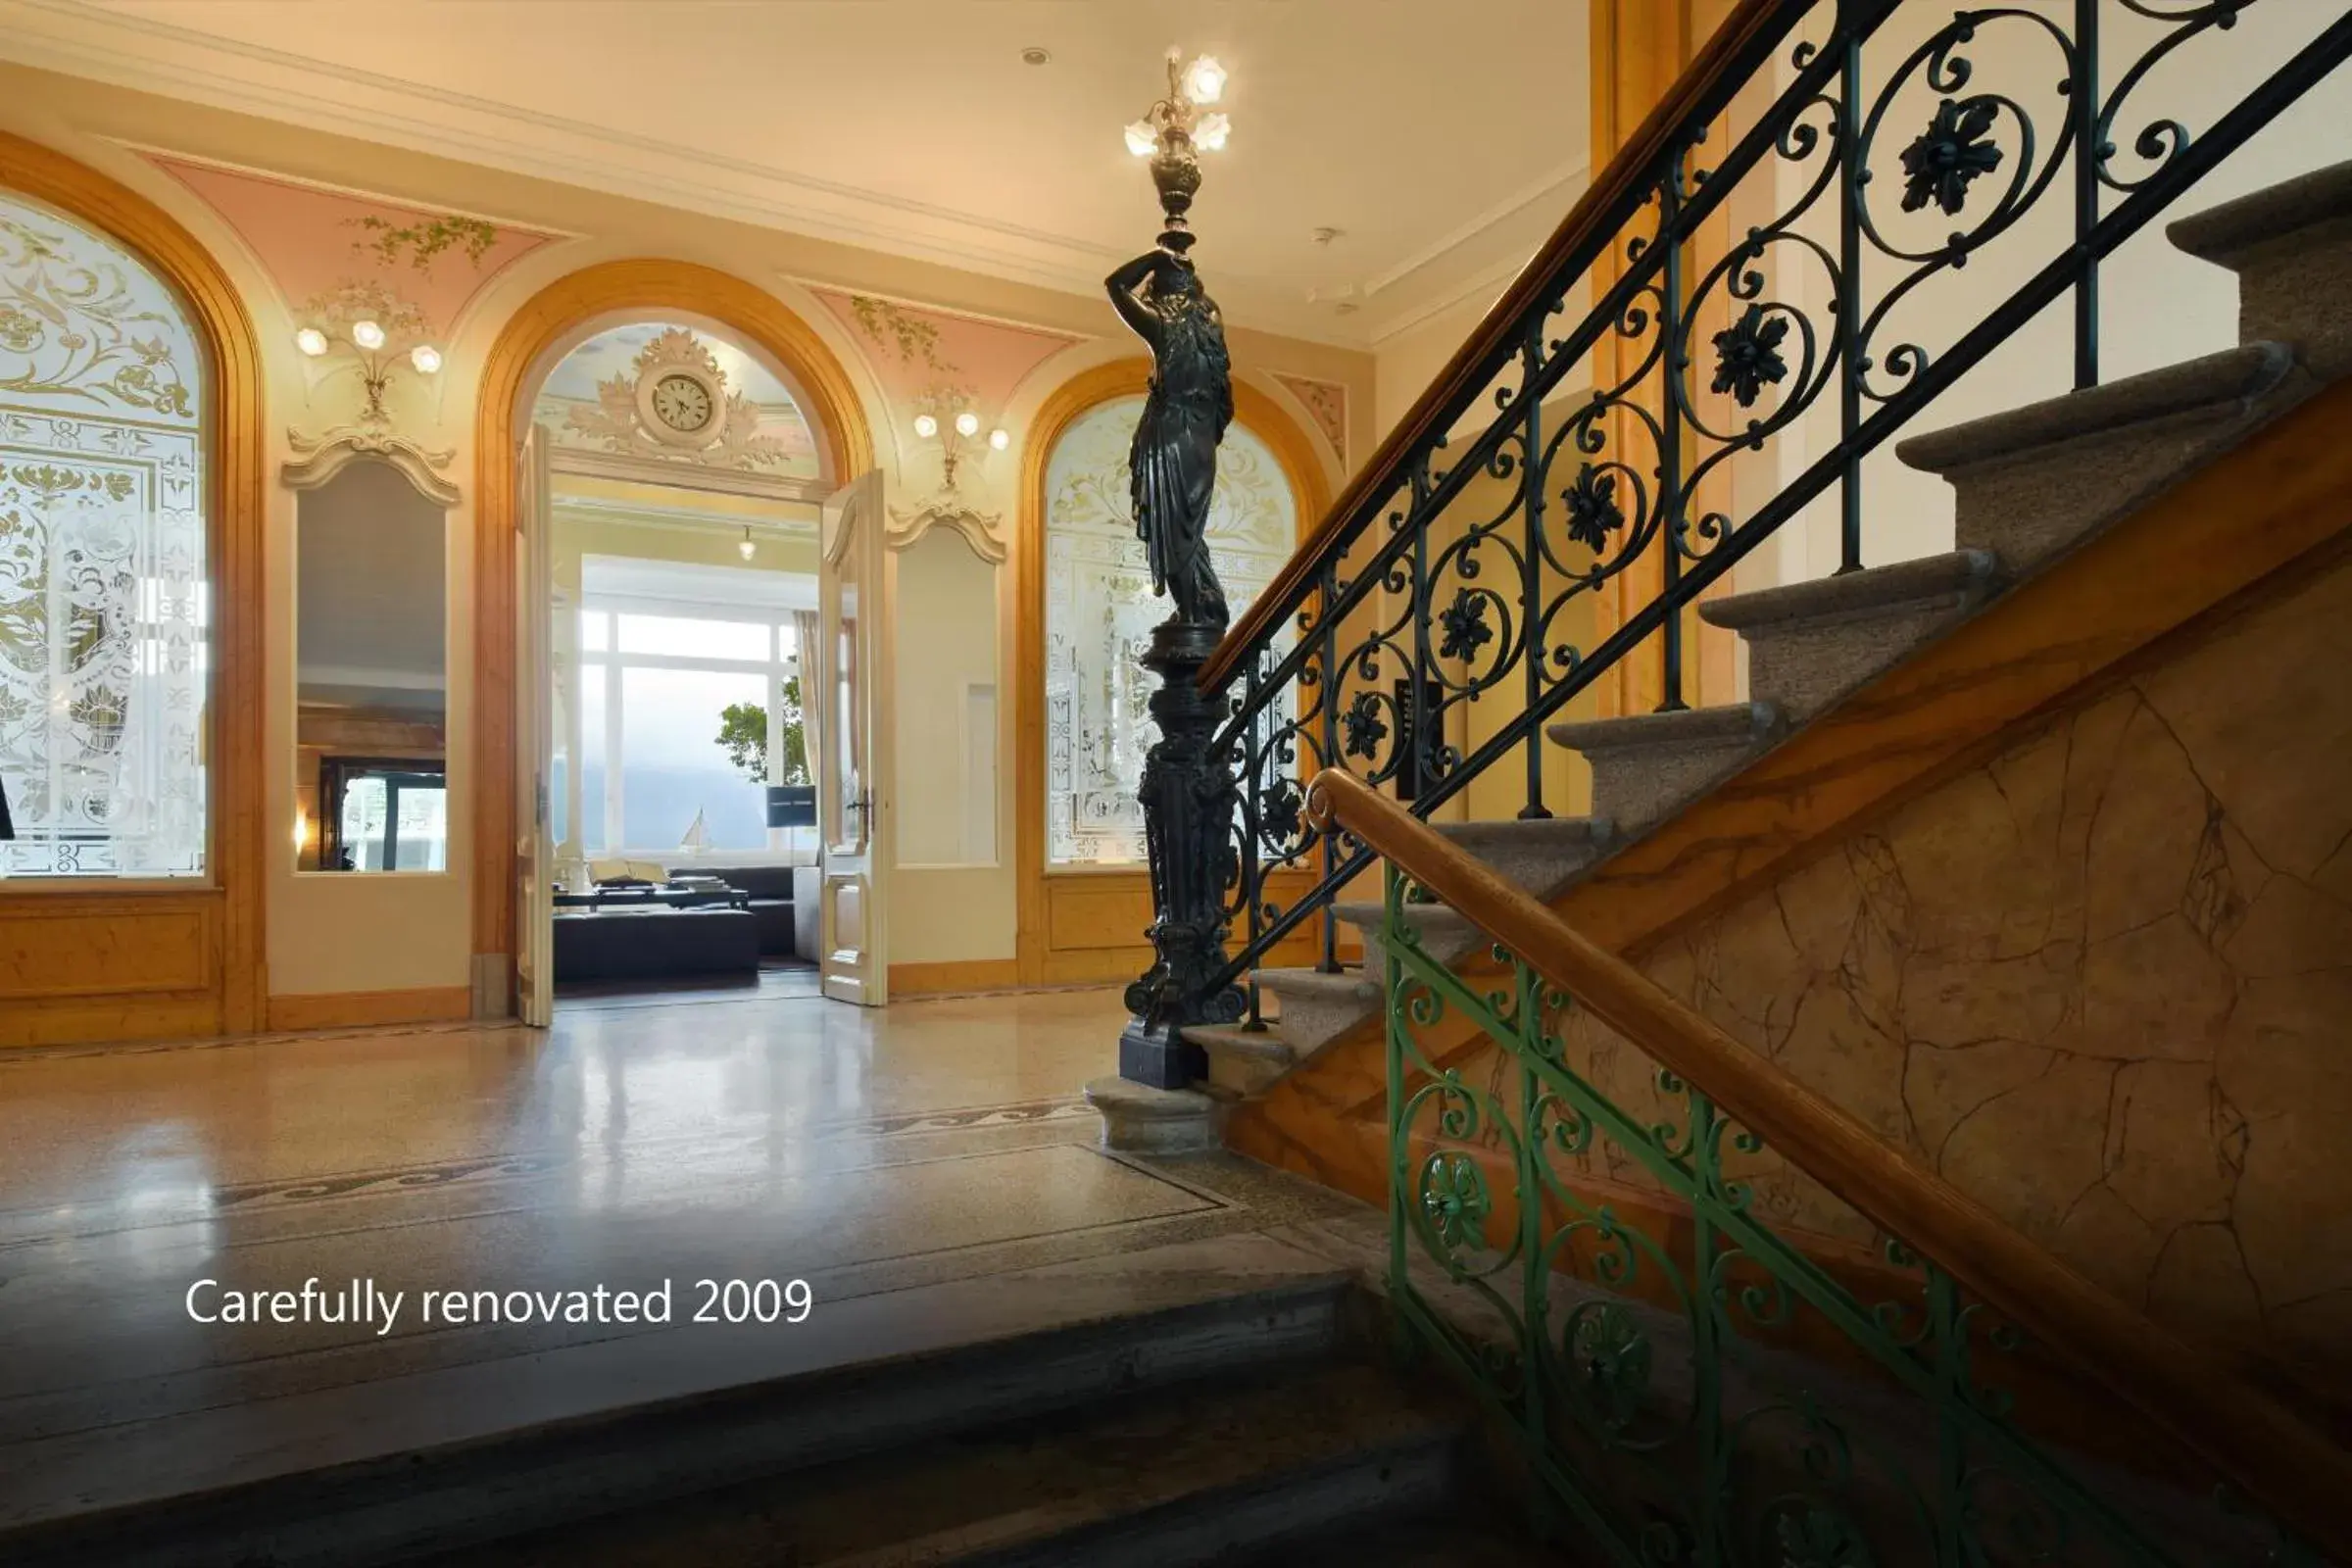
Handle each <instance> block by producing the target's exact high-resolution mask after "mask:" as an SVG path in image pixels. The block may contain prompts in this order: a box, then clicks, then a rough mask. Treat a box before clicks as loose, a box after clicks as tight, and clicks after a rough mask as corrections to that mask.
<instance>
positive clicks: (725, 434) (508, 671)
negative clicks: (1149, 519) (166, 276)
mask: <svg viewBox="0 0 2352 1568" xmlns="http://www.w3.org/2000/svg"><path fill="white" fill-rule="evenodd" d="M665 334H666V335H665ZM592 345H593V347H594V352H593V354H592V355H590V360H593V361H594V362H595V364H593V365H591V364H590V363H589V361H585V360H583V361H575V362H574V368H575V369H576V370H578V371H579V372H580V374H579V375H578V376H575V377H574V379H581V377H584V379H581V384H580V385H578V386H571V385H569V384H568V383H564V385H563V386H561V387H558V386H556V384H555V383H553V382H551V381H550V375H551V372H553V371H555V370H556V369H557V368H558V367H559V366H561V365H563V364H564V361H565V360H566V357H567V356H569V355H571V354H573V353H574V352H575V351H580V350H586V349H589V348H591V346H592ZM607 360H611V361H612V362H613V363H612V364H610V365H607V364H605V363H604V362H605V361H607ZM730 366H731V367H732V369H733V372H734V379H733V380H730V378H729V374H728V371H729V368H730ZM754 379H759V380H760V388H759V389H760V390H765V389H766V388H767V387H769V386H773V387H774V388H776V389H777V394H778V395H773V396H770V397H769V398H768V400H767V401H768V402H769V403H770V404H773V405H776V406H777V407H779V408H780V407H781V406H783V405H785V404H789V405H790V406H791V407H792V408H793V410H794V411H795V415H796V417H795V419H792V420H783V421H781V422H779V421H777V420H772V419H771V420H770V421H769V427H767V428H761V427H760V419H759V417H757V415H755V417H753V420H752V423H751V424H750V425H748V426H745V427H743V428H740V429H737V428H734V425H735V423H736V421H735V420H734V419H733V417H732V416H731V415H730V413H729V402H730V400H732V399H735V398H737V397H743V396H746V395H747V394H746V391H745V388H746V386H747V385H748V384H749V382H751V381H752V380H754ZM607 382H611V383H613V386H612V388H611V391H610V393H609V394H608V393H606V392H605V391H604V390H602V388H603V384H604V383H607ZM551 387H552V388H554V389H555V395H556V396H557V399H558V402H559V403H562V402H564V401H565V400H566V399H568V400H569V402H570V403H572V404H576V405H580V406H581V407H582V409H583V410H584V412H585V416H586V417H585V419H584V421H583V423H584V425H585V427H586V430H587V432H588V438H587V439H585V440H583V441H582V442H580V443H578V444H577V445H576V446H575V448H574V452H575V458H574V461H573V464H572V466H573V467H574V468H581V469H586V470H589V471H588V472H587V474H586V476H587V477H596V476H597V475H595V473H594V472H593V470H594V469H595V468H596V467H597V466H598V461H599V460H597V458H596V454H599V453H601V454H602V459H603V466H605V467H606V468H607V469H608V470H610V471H608V472H607V473H605V474H604V475H603V477H604V478H605V479H607V480H608V481H610V482H611V483H613V484H618V485H622V486H626V485H627V484H629V483H631V482H634V481H633V480H632V478H631V476H630V475H629V474H627V473H623V472H621V471H619V470H620V469H621V468H625V467H626V466H628V465H629V464H630V463H632V462H642V463H651V464H655V465H657V466H659V465H662V464H666V465H667V466H668V468H669V470H670V472H671V473H672V475H673V476H677V477H685V476H686V475H687V473H688V470H694V474H695V477H697V478H699V479H701V480H703V481H705V483H704V484H703V486H702V490H701V493H704V494H709V495H719V496H723V495H724V494H725V493H726V492H725V481H723V480H715V479H714V476H715V475H720V474H724V473H727V472H734V473H738V474H749V475H754V476H758V475H760V472H761V471H762V470H766V472H765V480H764V483H765V485H766V488H768V489H770V490H774V491H777V492H778V493H779V494H783V495H786V496H787V497H788V498H789V499H793V500H797V501H799V502H801V503H803V504H804V507H805V508H807V506H808V504H809V503H811V502H814V503H815V505H814V506H813V509H812V510H814V511H815V512H816V513H817V516H816V518H815V520H814V523H813V525H812V526H811V528H810V529H809V532H810V534H811V536H812V540H813V543H814V545H815V547H816V551H817V553H818V554H820V555H821V553H822V549H823V545H824V543H825V536H826V527H825V523H826V519H827V518H828V517H833V518H836V519H838V516H839V515H840V514H841V513H842V511H843V510H844V509H843V508H842V507H841V506H840V505H838V504H836V503H834V502H831V501H819V500H818V499H817V498H820V497H823V496H825V495H827V494H828V493H829V492H830V491H831V489H832V486H833V484H834V481H836V480H837V479H839V478H841V477H844V476H852V475H858V474H863V473H866V472H868V471H869V470H870V469H871V466H872V438H871V435H870V433H869V431H868V428H867V425H866V422H865V417H864V414H863V411H862V409H861V408H860V406H859V404H858V399H857V397H856V395H855V393H854V392H853V390H852V389H851V387H850V384H849V380H848V377H847V375H846V374H845V373H844V371H843V369H842V368H841V366H840V364H839V362H838V361H836V360H835V359H834V358H833V356H832V355H831V353H830V352H829V351H828V350H826V349H825V347H824V346H823V344H822V343H821V342H820V341H819V340H818V339H817V338H816V336H815V335H814V333H812V332H811V331H810V330H809V327H808V326H807V324H806V323H805V322H803V321H802V320H801V319H800V318H799V317H797V316H795V315H794V314H793V313H792V312H791V311H789V310H787V309H786V308H785V307H784V306H783V305H782V304H781V303H779V302H778V301H776V300H775V299H774V298H773V297H772V296H769V295H767V294H765V293H763V292H761V291H760V290H758V289H756V288H753V287H752V286H751V285H749V284H747V283H745V282H743V281H742V280H740V279H738V278H734V277H731V276H729V275H728V274H725V273H721V272H717V271H713V270H710V269H707V268H701V267H696V266H693V265H691V264H686V263H673V262H651V261H648V262H620V263H612V264H608V265H606V266H602V267H596V268H590V269H586V270H583V271H580V272H576V273H573V274H571V275H570V276H568V277H565V278H564V279H561V280H559V281H558V282H557V283H555V284H553V285H551V286H550V287H549V288H548V289H546V290H544V291H543V292H542V293H541V294H540V295H538V296H537V297H536V298H534V299H533V300H532V301H530V302H529V303H528V304H526V305H525V306H524V307H523V308H522V309H521V310H520V311H519V312H517V313H516V315H515V318H514V319H512V320H511V321H510V322H509V323H508V325H507V327H506V329H505V330H504V331H503V332H502V333H501V335H500V338H499V340H498V342H497V344H496V345H495V346H494V347H493V349H492V351H491V354H490V358H489V361H488V365H487V368H486V370H485V375H484V386H483V396H482V400H481V404H480V426H479V429H478V431H477V463H478V466H479V473H478V481H477V483H478V490H477V494H478V495H479V496H480V497H481V507H482V514H481V527H480V529H479V531H478V534H477V539H476V554H475V569H476V584H477V587H476V594H477V599H476V621H475V638H476V649H475V660H476V666H475V691H476V694H477V695H476V708H475V712H474V727H475V749H476V756H477V757H478V758H480V759H481V764H480V765H481V769H482V777H483V779H484V781H485V787H483V788H481V789H479V790H477V792H476V794H475V839H474V842H475V843H476V845H477V846H479V847H480V848H479V850H478V851H477V853H478V854H479V855H480V856H481V858H482V864H481V867H480V875H479V876H478V877H477V879H476V882H475V888H474V907H473V928H474V954H475V958H474V964H475V1000H476V1009H477V1011H479V1012H484V1013H496V1014H500V1015H503V1014H504V1012H505V1011H506V1010H507V1009H508V1007H509V1006H510V1005H511V1002H512V999H513V997H514V996H515V990H514V980H515V965H516V960H517V958H518V957H519V956H521V955H522V954H523V952H524V949H523V947H522V945H521V943H522V939H523V938H525V937H527V936H529V935H530V934H531V933H529V932H525V931H522V930H521V929H519V927H518V914H517V906H516V900H515V889H516V887H517V885H518V879H519V878H521V877H522V876H523V875H524V874H525V873H526V871H527V869H528V866H527V863H526V861H525V860H524V858H522V857H521V856H519V855H518V853H517V844H518V833H519V832H520V831H523V830H526V829H529V830H532V831H535V830H536V826H537V824H536V823H534V822H532V821H529V820H527V817H526V808H527V807H529V806H530V804H531V802H532V796H533V794H534V793H535V790H536V788H537V786H538V785H539V784H540V783H541V782H542V777H541V774H540V771H539V764H540V763H541V761H542V760H543V759H542V758H541V757H538V756H534V755H533V751H532V749H533V748H534V747H536V746H537V745H538V742H537V738H536V736H535V735H534V734H526V735H523V736H520V737H518V736H517V733H516V731H517V727H518V726H517V724H516V722H515V714H516V711H517V708H516V701H515V699H516V692H517V681H518V678H520V676H521V675H522V672H523V669H524V667H525V660H526V659H527V660H528V661H529V662H530V667H535V666H536V662H537V661H538V659H539V658H540V657H541V654H542V651H541V650H536V649H532V648H527V647H522V646H520V639H519V638H518V634H517V628H518V627H524V628H527V627H529V626H530V625H531V624H532V623H533V622H532V617H531V616H528V615H518V613H517V612H518V610H519V609H523V608H526V606H527V605H528V604H529V603H530V602H533V601H534V600H535V601H536V603H537V604H539V605H541V606H544V605H545V604H546V603H547V588H546V585H545V584H542V585H540V590H541V591H539V592H537V593H534V591H533V588H532V585H530V584H526V583H524V582H522V581H520V580H518V572H519V571H521V570H529V569H532V564H533V563H534V562H536V563H538V564H540V565H541V567H543V568H544V567H547V566H550V565H552V563H551V560H550V544H551V541H549V540H547V539H544V538H541V539H532V538H529V537H528V535H529V534H530V532H531V530H530V528H529V527H528V526H527V518H526V514H527V513H528V512H529V511H531V510H532V509H533V507H534V506H535V504H536V502H537V500H538V498H537V497H534V496H533V495H532V494H530V493H529V491H530V483H529V481H528V480H527V478H526V468H525V466H523V465H522V464H520V463H518V462H517V461H516V458H517V455H518V454H520V453H522V452H524V451H525V438H526V436H527V435H528V434H529V433H530V431H531V430H532V428H533V426H534V425H535V424H538V423H540V422H542V421H540V420H539V418H538V417H537V416H539V415H540V414H541V413H542V412H543V407H542V406H543V402H544V398H545V397H546V396H547V395H549V393H550V390H551ZM590 395H593V397H594V401H591V400H590ZM608 397H609V400H610V401H609V406H608V403H607V400H608ZM755 401H756V400H755ZM556 412H557V414H558V416H559V417H564V418H565V419H568V411H567V410H564V409H559V410H557V411H556ZM787 424H797V427H798V429H797V436H796V435H795V433H794V432H792V431H789V430H787V429H786V428H785V425H787ZM747 443H748V444H747ZM551 445H552V443H551ZM786 448H789V449H790V450H789V451H787V450H785V449H786ZM753 455H757V461H754V460H753ZM775 460H780V461H775ZM548 465H549V457H548V455H546V454H543V455H541V457H540V459H539V464H538V466H539V468H540V470H541V471H542V472H543V473H551V474H552V471H553V470H552V468H551V467H549V466H548ZM637 477H639V478H642V477H643V475H642V474H639V475H638V476H637ZM549 482H550V483H552V480H551V481H549ZM750 487H751V488H755V489H757V488H760V483H757V482H755V483H753V484H751V486H750ZM737 488H738V489H741V488H744V486H741V485H739V486H737ZM545 493H546V492H545V490H544V489H543V490H542V492H541V494H542V495H544V494H545ZM700 510H702V511H704V512H706V513H708V512H709V511H710V510H711V509H709V508H704V509H700ZM876 510H878V509H876ZM518 532H519V533H520V534H521V535H522V536H523V537H524V540H525V543H526V545H527V546H528V547H529V548H528V549H526V550H525V551H523V552H519V553H518V552H517V550H516V541H517V537H518ZM728 543H729V546H730V548H732V545H733V543H734V541H732V540H730V541H729V542H728ZM782 548H783V547H782V544H781V540H780V538H779V539H778V540H776V541H775V542H773V543H772V544H771V549H772V550H777V551H780V550H781V549H782ZM640 586H643V584H640ZM539 624H540V626H541V627H542V628H543V629H544V627H545V625H546V622H545V621H544V619H543V618H542V619H541V620H540V621H539ZM772 646H773V641H772V639H771V647H772ZM747 673H748V671H747ZM769 674H772V670H769V671H766V672H765V673H763V674H762V675H761V676H760V679H761V680H762V681H764V680H765V679H766V678H767V676H768V675H769ZM584 707H585V704H584V702H583V703H581V704H579V705H578V707H577V708H575V712H578V709H580V708H584ZM579 716H581V717H583V718H584V717H585V714H584V713H581V714H580V715H579ZM551 718H552V712H551ZM551 733H552V726H551ZM549 750H550V752H551V754H552V739H551V741H550V743H549ZM566 755H567V762H568V776H567V778H566V780H565V786H564V787H565V793H566V797H567V799H566V801H565V802H564V808H563V810H564V826H565V827H566V828H567V829H568V828H576V827H579V826H582V825H584V818H582V817H574V816H572V815H571V814H570V811H569V809H568V808H569V806H570V801H569V799H568V797H569V796H570V795H571V794H572V793H573V791H574V787H575V786H577V785H582V784H584V783H585V779H584V776H583V775H584V771H585V770H584V768H583V767H582V766H581V765H580V763H581V759H580V757H579V756H578V754H577V753H576V752H574V751H572V750H571V749H570V748H569V747H568V746H567V748H566ZM501 781H511V782H513V783H514V785H515V787H501ZM524 781H528V782H527V784H526V783H525V782H524ZM549 793H550V794H551V795H552V793H553V792H552V791H550V792H549ZM580 794H581V796H582V799H581V803H580V804H581V809H582V810H583V812H584V811H585V809H586V802H585V798H584V796H585V792H584V790H582V791H580ZM547 804H548V808H549V809H550V818H551V822H552V818H553V815H554V811H555V809H557V805H556V803H555V802H554V801H553V800H552V799H551V800H549V801H548V803H547ZM625 824H626V816H625V810H624V812H623V813H622V815H621V820H620V823H619V824H616V825H625ZM706 826H707V824H706ZM623 836H624V837H625V833H624V835H623ZM572 837H573V838H574V840H575V843H577V844H579V845H581V846H582V847H584V844H585V836H584V835H583V834H579V833H576V832H575V833H573V834H572ZM551 843H552V841H551ZM609 847H610V848H614V849H620V850H625V849H626V848H628V846H626V845H613V846H609ZM541 972H542V973H544V972H545V970H544V965H542V968H541Z"/></svg>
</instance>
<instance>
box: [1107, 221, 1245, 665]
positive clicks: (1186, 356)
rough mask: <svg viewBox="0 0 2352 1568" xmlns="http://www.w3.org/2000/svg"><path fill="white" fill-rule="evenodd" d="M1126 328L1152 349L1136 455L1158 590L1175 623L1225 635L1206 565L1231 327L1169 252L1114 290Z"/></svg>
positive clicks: (1225, 414) (1188, 267)
mask: <svg viewBox="0 0 2352 1568" xmlns="http://www.w3.org/2000/svg"><path fill="white" fill-rule="evenodd" d="M1107 286H1108V288H1109V290H1110V303H1111V305H1112V306H1113V307H1114V308H1115V309H1116V310H1117V311H1118V313H1119V319H1121V320H1123V321H1125V322H1126V323H1127V324H1128V326H1129V327H1131V328H1132V329H1133V330H1134V332H1135V334H1136V335H1137V336H1138V337H1140V338H1142V339H1143V340H1144V341H1145V342H1146V343H1148V344H1150V345H1151V346H1152V389H1151V392H1150V394H1149V395H1148V396H1147V397H1146V398H1145V399H1144V415H1143V417H1142V418H1141V419H1140V420H1138V421H1137V423H1136V426H1135V445H1134V447H1133V448H1132V449H1131V451H1130V452H1129V455H1128V461H1129V466H1130V467H1131V469H1132V471H1133V475H1134V477H1133V481H1132V487H1131V490H1130V495H1131V498H1132V500H1133V501H1134V504H1135V531H1136V534H1137V536H1138V537H1139V538H1141V539H1142V540H1143V541H1144V545H1145V547H1146V549H1147V551H1148V552H1149V554H1150V557H1151V561H1152V588H1153V589H1154V590H1155V591H1157V592H1159V593H1163V594H1167V595H1169V596H1170V597H1171V598H1173V599H1174V600H1175V601H1176V613H1175V614H1174V615H1173V616H1172V617H1171V619H1172V620H1174V621H1177V622H1182V623H1185V624H1189V625H1195V626H1212V627H1215V628H1217V629H1218V630H1223V629H1224V627H1225V624H1226V622H1227V620H1228V619H1229V618H1230V617H1229V615H1228V614H1227V612H1226V609H1225V591H1224V590H1223V589H1222V588H1221V587H1219V586H1218V584H1217V571H1216V566H1215V565H1214V564H1212V563H1211V562H1210V560H1209V556H1208V504H1209V500H1210V498H1211V497H1212V496H1213V495H1214V493H1215V490H1216V483H1217V444H1218V443H1219V442H1221V441H1223V440H1224V439H1225V426H1226V425H1228V424H1230V423H1232V422H1233V375H1232V361H1231V360H1230V359H1229V358H1228V357H1227V355H1226V352H1225V320H1224V318H1223V317H1221V316H1219V315H1218V314H1217V306H1216V302H1215V301H1214V300H1212V299H1210V298H1209V297H1208V291H1207V290H1205V289H1203V288H1202V287H1201V275H1200V273H1199V272H1198V271H1196V270H1194V268H1193V264H1192V262H1191V260H1190V259H1189V258H1187V257H1185V256H1183V255H1182V254H1180V253H1179V252H1177V251H1174V250H1171V249H1168V248H1167V247H1165V246H1162V247H1161V248H1159V249H1156V250H1152V251H1148V252H1146V253H1145V254H1144V255H1142V256H1139V257H1137V258H1136V259H1135V260H1134V261H1132V262H1129V263H1128V264H1127V265H1126V266H1124V267H1122V268H1120V269H1119V270H1117V271H1115V272H1113V273H1111V274H1110V277H1109V278H1108V280H1107Z"/></svg>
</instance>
